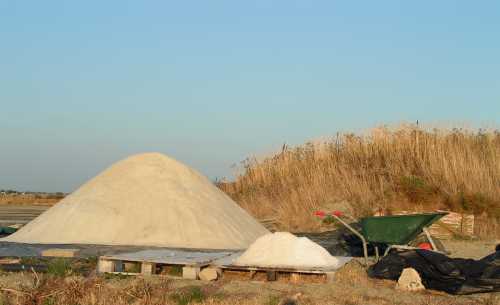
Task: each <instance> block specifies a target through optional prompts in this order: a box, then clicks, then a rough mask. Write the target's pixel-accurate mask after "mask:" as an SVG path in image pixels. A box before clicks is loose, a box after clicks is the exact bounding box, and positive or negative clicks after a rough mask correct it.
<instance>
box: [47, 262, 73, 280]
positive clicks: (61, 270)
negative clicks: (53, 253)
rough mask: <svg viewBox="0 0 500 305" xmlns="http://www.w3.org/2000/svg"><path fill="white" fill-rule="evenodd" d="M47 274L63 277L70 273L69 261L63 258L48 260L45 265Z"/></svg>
mask: <svg viewBox="0 0 500 305" xmlns="http://www.w3.org/2000/svg"><path fill="white" fill-rule="evenodd" d="M47 273H48V274H52V275H55V276H65V275H68V274H69V273H71V261H69V260H67V259H64V258H56V259H53V260H50V261H49V262H48V264H47Z"/></svg>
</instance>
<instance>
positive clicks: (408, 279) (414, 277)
mask: <svg viewBox="0 0 500 305" xmlns="http://www.w3.org/2000/svg"><path fill="white" fill-rule="evenodd" d="M396 289H398V290H404V291H419V290H425V287H424V285H423V284H422V279H421V278H420V275H419V274H418V272H417V271H416V270H415V269H413V268H405V269H404V270H403V272H402V273H401V276H400V277H399V280H398V284H397V285H396Z"/></svg>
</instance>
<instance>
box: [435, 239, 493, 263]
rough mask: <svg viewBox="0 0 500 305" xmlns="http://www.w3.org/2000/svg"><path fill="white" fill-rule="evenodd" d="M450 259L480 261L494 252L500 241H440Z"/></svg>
mask: <svg viewBox="0 0 500 305" xmlns="http://www.w3.org/2000/svg"><path fill="white" fill-rule="evenodd" d="M441 242H442V243H443V245H444V246H445V248H446V250H447V251H449V252H450V256H451V257H461V258H473V259H480V258H483V257H485V256H486V255H488V254H491V253H492V252H493V251H494V250H495V246H496V245H498V244H500V240H499V239H497V240H471V241H467V240H442V241H441Z"/></svg>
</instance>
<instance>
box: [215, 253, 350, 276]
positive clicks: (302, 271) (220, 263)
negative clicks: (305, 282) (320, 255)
mask: <svg viewBox="0 0 500 305" xmlns="http://www.w3.org/2000/svg"><path fill="white" fill-rule="evenodd" d="M239 255H241V252H236V253H233V254H232V255H228V256H224V257H222V258H220V259H218V260H216V261H214V262H213V263H212V266H213V267H215V268H218V269H220V270H221V273H222V275H224V274H225V273H230V272H240V273H246V274H247V278H248V279H254V277H255V276H256V275H257V274H259V273H261V274H265V280H267V281H276V280H278V279H279V278H280V277H287V278H289V279H290V282H292V283H294V282H295V283H297V282H300V280H301V278H304V277H307V276H322V277H323V278H324V281H326V282H331V281H333V279H334V276H335V272H336V271H337V268H320V267H318V268H314V267H294V268H289V267H261V266H238V265H234V264H233V262H234V260H235V259H236V258H237V257H238V256H239ZM351 259H352V258H351V257H346V258H345V262H344V263H347V262H349V261H350V260H351Z"/></svg>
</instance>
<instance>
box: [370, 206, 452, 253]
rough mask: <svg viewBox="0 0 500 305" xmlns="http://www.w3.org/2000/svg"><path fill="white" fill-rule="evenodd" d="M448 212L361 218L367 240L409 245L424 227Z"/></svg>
mask: <svg viewBox="0 0 500 305" xmlns="http://www.w3.org/2000/svg"><path fill="white" fill-rule="evenodd" d="M447 214H448V213H445V212H443V213H424V214H410V215H395V216H377V217H366V218H363V219H361V230H362V234H363V236H364V237H365V239H366V241H367V242H371V243H383V244H388V245H407V244H409V243H410V242H411V241H412V240H413V239H415V238H416V237H417V236H418V235H419V234H420V233H422V231H423V229H424V228H427V227H429V226H431V225H432V224H433V223H435V222H436V221H438V220H439V219H441V218H442V217H444V216H446V215H447Z"/></svg>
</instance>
